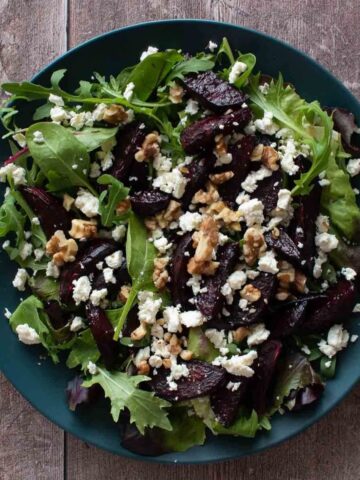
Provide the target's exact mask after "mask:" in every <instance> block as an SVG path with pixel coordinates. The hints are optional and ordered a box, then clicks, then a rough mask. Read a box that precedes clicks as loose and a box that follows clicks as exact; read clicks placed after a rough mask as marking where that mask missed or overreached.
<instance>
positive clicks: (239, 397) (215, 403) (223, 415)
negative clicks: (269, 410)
mask: <svg viewBox="0 0 360 480" xmlns="http://www.w3.org/2000/svg"><path fill="white" fill-rule="evenodd" d="M229 382H233V383H237V382H240V387H239V388H238V389H237V390H235V391H234V392H233V391H231V390H229V389H228V388H226V385H227V384H228V383H229ZM248 386H249V379H248V378H245V377H236V376H235V375H230V374H229V373H228V374H227V375H226V381H225V382H224V384H221V385H219V387H218V388H217V390H216V391H215V392H214V393H213V394H212V395H211V396H210V402H211V408H212V409H213V412H214V413H215V417H216V420H217V421H218V422H219V423H221V424H222V425H224V427H229V426H230V425H231V424H232V423H233V422H234V420H235V418H236V415H237V413H238V410H239V406H240V404H241V403H243V402H244V400H245V396H246V394H247V391H248Z"/></svg>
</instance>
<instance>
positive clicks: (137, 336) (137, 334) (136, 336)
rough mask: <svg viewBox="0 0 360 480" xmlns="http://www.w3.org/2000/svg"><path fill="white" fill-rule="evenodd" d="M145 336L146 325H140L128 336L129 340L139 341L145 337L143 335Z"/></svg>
mask: <svg viewBox="0 0 360 480" xmlns="http://www.w3.org/2000/svg"><path fill="white" fill-rule="evenodd" d="M146 334H147V329H146V325H145V323H143V322H142V323H140V325H139V326H138V327H137V328H135V330H133V331H132V332H131V334H130V338H131V340H134V341H136V340H141V339H142V338H144V337H145V335H146Z"/></svg>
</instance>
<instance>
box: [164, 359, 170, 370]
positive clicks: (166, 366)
mask: <svg viewBox="0 0 360 480" xmlns="http://www.w3.org/2000/svg"><path fill="white" fill-rule="evenodd" d="M163 367H164V368H171V358H164V360H163Z"/></svg>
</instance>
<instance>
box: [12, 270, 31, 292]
mask: <svg viewBox="0 0 360 480" xmlns="http://www.w3.org/2000/svg"><path fill="white" fill-rule="evenodd" d="M28 278H29V275H28V273H27V271H26V270H25V268H19V269H18V271H17V272H16V275H15V278H14V280H13V282H12V284H13V286H14V287H15V288H17V289H18V290H19V292H23V291H25V286H26V282H27V281H28Z"/></svg>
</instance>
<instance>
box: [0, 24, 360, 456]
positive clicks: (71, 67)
mask: <svg viewBox="0 0 360 480" xmlns="http://www.w3.org/2000/svg"><path fill="white" fill-rule="evenodd" d="M224 36H226V37H227V38H228V39H229V41H230V44H231V45H232V47H234V48H236V49H239V50H241V51H242V52H253V53H254V54H255V55H256V57H257V62H258V63H257V67H258V68H259V69H260V70H262V71H263V72H266V73H268V74H271V75H276V74H277V73H278V72H279V71H281V72H282V73H283V75H284V77H285V79H286V80H287V81H289V82H292V83H293V84H295V85H296V87H297V89H298V91H299V93H300V94H301V95H302V96H304V97H305V98H306V99H307V100H313V99H318V100H319V101H320V102H321V103H322V104H323V105H336V106H340V107H345V108H348V109H349V110H352V111H353V112H354V113H355V115H356V116H357V118H358V119H359V118H360V104H359V102H358V101H357V100H356V99H355V98H354V96H353V95H352V94H351V93H350V92H349V91H348V90H347V89H346V88H345V87H344V86H343V85H342V84H341V83H340V82H339V81H338V80H337V79H336V78H334V77H333V76H332V75H331V74H330V73H329V72H327V71H326V70H325V69H324V68H323V67H321V66H320V65H318V64H317V63H316V62H315V61H314V60H312V59H311V58H309V57H307V56H306V55H304V54H303V53H302V52H300V51H298V50H296V49H295V48H293V47H290V46H289V45H286V44H285V43H283V42H281V41H279V40H276V39H274V38H271V37H269V36H267V35H264V34H263V33H259V32H255V31H253V30H248V29H245V28H242V27H238V26H235V25H229V24H223V23H217V22H210V21H206V20H204V21H201V20H175V21H161V22H153V23H147V24H139V25H134V26H131V27H125V28H121V29H119V30H115V31H113V32H110V33H107V34H105V35H102V36H100V37H97V38H95V39H93V40H90V41H88V42H86V43H84V44H83V45H80V46H79V47H76V48H74V49H73V50H71V51H70V52H68V53H66V54H65V55H63V56H62V57H60V58H59V59H57V60H56V61H55V62H53V63H51V64H50V65H49V66H48V67H46V68H45V69H44V70H42V71H41V72H40V73H39V74H38V75H36V77H35V78H34V80H36V81H37V82H39V83H45V84H47V82H48V80H49V77H50V74H51V72H52V71H53V70H56V69H59V68H66V69H68V75H67V76H66V84H65V90H68V89H72V88H74V87H75V86H76V85H77V83H78V81H79V80H80V79H88V78H90V76H91V75H92V73H93V72H94V71H97V72H101V73H103V74H106V75H108V74H114V73H117V72H118V71H119V70H121V69H122V68H123V67H125V66H127V65H132V64H133V63H136V62H137V61H138V58H139V55H140V53H141V52H142V51H143V50H144V49H146V47H147V46H148V45H154V46H157V47H159V48H161V49H166V48H182V49H183V50H185V51H189V52H196V51H199V50H203V49H204V47H205V46H206V45H207V43H208V41H209V40H210V39H211V40H213V41H215V42H217V43H220V41H221V39H222V37H224ZM1 153H2V155H3V157H5V155H6V153H7V152H5V151H4V145H3V146H2V149H1ZM2 160H3V158H2V159H1V161H2ZM15 270H16V267H15V265H13V264H11V263H10V261H9V260H8V258H7V256H6V255H5V254H4V253H3V252H2V251H1V252H0V272H1V273H0V275H1V281H0V311H1V317H2V318H0V368H1V370H2V371H3V373H4V374H5V375H6V377H7V378H8V379H9V380H10V381H11V382H12V383H13V385H14V386H15V387H16V388H17V389H18V390H19V391H20V392H21V393H22V395H23V396H24V397H25V398H26V399H27V400H28V401H29V402H30V403H31V404H32V405H33V406H34V407H35V408H36V409H38V410H39V411H40V412H41V413H42V414H43V415H45V416H46V417H48V418H49V419H50V420H51V421H53V422H54V423H56V424H57V425H59V426H60V427H62V428H64V429H65V430H67V431H69V432H71V433H72V434H74V435H76V436H78V437H79V438H81V439H82V440H84V441H86V442H89V443H92V444H94V445H96V446H98V447H101V448H103V449H105V450H108V451H110V452H113V453H117V454H119V455H124V456H128V457H131V458H135V459H144V458H145V457H140V456H138V455H134V454H132V453H130V452H128V451H127V450H124V449H123V448H122V447H121V445H120V438H119V432H118V428H117V427H116V425H115V424H114V423H113V422H112V420H111V418H110V415H109V406H108V405H107V404H106V402H104V403H103V404H98V405H96V406H92V407H86V408H84V409H79V410H78V411H77V412H76V413H73V412H71V411H70V410H68V407H67V404H66V401H65V394H64V390H65V386H66V384H67V381H68V380H69V379H70V378H71V377H73V375H74V372H71V371H69V370H68V369H67V368H66V367H65V366H64V365H53V364H52V363H51V362H50V361H49V360H46V361H41V365H39V364H38V362H39V355H40V354H41V350H40V349H37V348H35V347H27V346H25V345H23V344H21V343H19V342H18V340H17V337H16V335H14V334H13V333H12V332H11V330H10V328H9V326H8V323H7V321H6V319H5V318H4V316H3V315H2V312H3V311H4V308H5V307H7V308H9V310H11V311H13V310H14V309H15V307H16V305H17V304H18V302H19V297H20V295H19V293H18V292H17V291H16V290H15V289H13V288H12V287H11V280H12V279H13V277H14V274H15ZM354 317H355V316H354ZM343 320H344V321H345V320H347V319H346V318H344V319H343ZM359 325H360V322H359V318H357V319H356V318H354V321H353V322H352V326H351V328H350V330H351V332H352V333H358V334H360V327H359ZM359 365H360V348H359V346H358V345H357V344H356V343H355V344H351V345H350V346H349V348H348V349H347V351H346V352H344V353H343V354H341V358H340V359H339V362H338V369H337V375H336V378H335V379H334V380H331V381H330V382H329V383H328V386H327V388H326V390H325V394H324V396H323V398H322V400H321V402H320V403H319V404H318V405H317V406H316V407H314V408H312V409H311V410H308V411H306V412H302V413H297V414H292V415H284V416H277V417H276V418H274V419H273V422H272V425H273V427H272V430H271V432H267V433H261V434H260V435H258V436H257V437H256V439H253V440H248V439H236V438H225V437H209V439H208V441H207V442H206V445H205V446H203V447H195V448H192V449H191V450H189V451H187V452H185V453H172V454H167V455H163V456H161V457H150V458H149V457H146V459H147V460H148V461H154V462H167V463H170V462H179V463H181V462H183V463H202V462H213V461H219V460H225V459H231V458H237V457H241V456H243V455H249V454H252V453H256V452H259V451H260V450H264V449H266V448H269V447H271V446H273V445H276V444H277V443H279V442H282V441H284V440H286V439H288V438H290V437H291V436H293V435H295V434H297V433H299V432H301V431H303V430H304V429H305V428H307V427H308V426H310V425H311V424H313V423H314V422H316V421H317V420H319V419H320V418H321V417H322V416H323V415H324V414H325V413H327V412H328V411H329V410H330V409H331V408H333V407H334V406H335V405H336V404H337V403H338V402H339V401H340V400H341V399H342V398H343V397H344V396H345V395H346V394H347V393H348V392H349V390H350V389H351V388H352V387H353V386H354V385H355V384H356V382H357V381H358V379H359V376H360V369H359V368H358V366H359Z"/></svg>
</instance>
